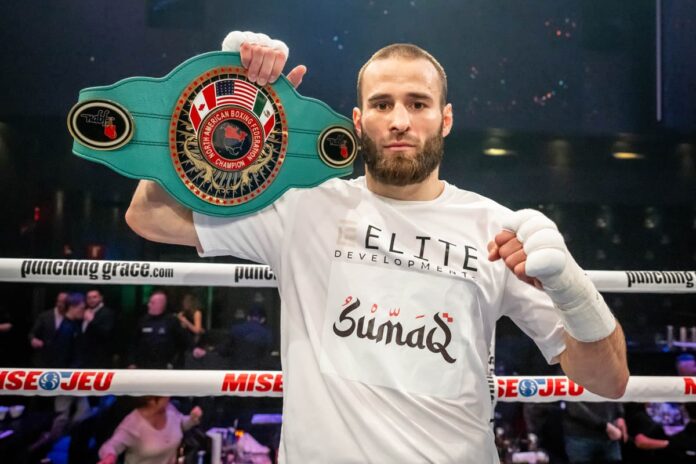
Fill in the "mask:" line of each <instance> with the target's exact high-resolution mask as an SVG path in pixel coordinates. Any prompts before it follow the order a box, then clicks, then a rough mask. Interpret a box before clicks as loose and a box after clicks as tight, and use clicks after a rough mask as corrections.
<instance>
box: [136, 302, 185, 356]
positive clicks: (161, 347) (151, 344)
mask: <svg viewBox="0 0 696 464" xmlns="http://www.w3.org/2000/svg"><path fill="white" fill-rule="evenodd" d="M166 310H167V295H166V293H164V292H163V291H162V290H156V291H154V292H153V293H152V294H151V295H150V299H149V300H148V303H147V314H145V315H144V316H143V317H142V319H141V320H140V322H139V323H138V326H137V334H136V336H135V340H134V342H133V349H132V350H131V355H130V360H131V361H130V365H129V366H128V367H130V368H136V367H137V368H142V369H171V368H172V367H174V366H175V365H177V363H178V360H179V358H180V355H181V353H182V352H183V350H184V348H185V347H186V345H187V344H186V332H185V331H184V329H183V328H182V327H181V323H180V322H179V320H178V319H177V318H176V317H175V316H173V315H172V314H171V313H168V312H167V311H166Z"/></svg>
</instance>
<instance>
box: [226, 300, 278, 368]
mask: <svg viewBox="0 0 696 464" xmlns="http://www.w3.org/2000/svg"><path fill="white" fill-rule="evenodd" d="M272 343H273V336H272V335H271V330H270V329H269V328H268V326H267V325H266V311H265V310H264V309H263V307H262V306H261V305H259V304H253V305H252V306H251V308H250V309H249V312H248V313H247V316H246V321H244V322H242V323H240V324H234V325H233V326H232V328H231V329H230V336H229V339H228V343H227V345H226V346H225V347H224V348H223V355H225V356H229V357H230V366H231V367H232V368H233V369H266V368H267V367H268V363H269V355H270V352H271V345H272Z"/></svg>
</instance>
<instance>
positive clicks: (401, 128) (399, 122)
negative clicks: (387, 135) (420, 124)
mask: <svg viewBox="0 0 696 464" xmlns="http://www.w3.org/2000/svg"><path fill="white" fill-rule="evenodd" d="M410 126H411V115H410V114H409V113H408V109H407V108H406V107H405V106H404V105H401V104H396V105H394V110H393V111H392V112H391V121H390V126H389V130H392V131H395V132H406V131H407V130H408V129H409V128H410Z"/></svg>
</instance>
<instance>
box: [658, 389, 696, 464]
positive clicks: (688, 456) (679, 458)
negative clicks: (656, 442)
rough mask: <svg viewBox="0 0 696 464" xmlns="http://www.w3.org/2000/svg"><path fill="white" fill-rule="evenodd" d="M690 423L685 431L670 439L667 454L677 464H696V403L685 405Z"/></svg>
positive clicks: (670, 460)
mask: <svg viewBox="0 0 696 464" xmlns="http://www.w3.org/2000/svg"><path fill="white" fill-rule="evenodd" d="M684 408H685V409H686V412H687V413H688V415H689V421H688V422H687V424H686V427H684V430H682V431H681V432H679V433H678V434H676V435H674V436H672V437H671V438H670V439H669V446H668V447H667V452H668V453H669V455H670V456H671V459H669V460H668V461H665V462H672V463H675V464H682V463H696V403H684Z"/></svg>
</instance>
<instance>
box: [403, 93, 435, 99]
mask: <svg viewBox="0 0 696 464" xmlns="http://www.w3.org/2000/svg"><path fill="white" fill-rule="evenodd" d="M406 95H408V96H409V97H410V98H413V99H416V100H430V101H432V100H433V97H432V95H430V94H427V93H420V92H409V93H407V94H406Z"/></svg>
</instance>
